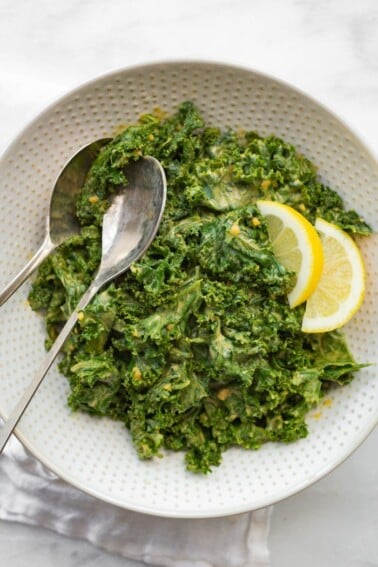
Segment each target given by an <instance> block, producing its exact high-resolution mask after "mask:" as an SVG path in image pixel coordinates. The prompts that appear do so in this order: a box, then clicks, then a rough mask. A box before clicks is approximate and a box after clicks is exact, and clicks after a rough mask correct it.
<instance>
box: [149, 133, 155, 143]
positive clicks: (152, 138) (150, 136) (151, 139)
mask: <svg viewBox="0 0 378 567" xmlns="http://www.w3.org/2000/svg"><path fill="white" fill-rule="evenodd" d="M147 139H148V140H149V141H150V142H152V141H153V140H155V136H154V135H153V134H148V136H147Z"/></svg>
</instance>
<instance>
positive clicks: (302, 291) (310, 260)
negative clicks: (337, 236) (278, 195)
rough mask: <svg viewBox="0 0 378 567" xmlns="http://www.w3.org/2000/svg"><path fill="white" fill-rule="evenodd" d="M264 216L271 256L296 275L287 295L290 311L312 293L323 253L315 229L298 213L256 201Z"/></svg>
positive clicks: (284, 206) (316, 281) (279, 205)
mask: <svg viewBox="0 0 378 567" xmlns="http://www.w3.org/2000/svg"><path fill="white" fill-rule="evenodd" d="M257 206H258V208H259V210H260V212H261V213H262V214H263V215H264V216H265V218H266V222H267V225H268V233H269V238H270V240H271V243H272V247H273V251H274V254H275V255H276V257H277V259H278V260H279V262H280V263H281V264H282V265H283V266H284V267H285V268H287V269H288V270H290V271H292V272H295V274H296V276H297V279H296V283H295V286H294V287H293V289H292V290H291V291H290V293H289V294H288V300H289V305H290V307H296V306H297V305H300V304H301V303H303V302H304V301H306V300H307V299H308V298H309V297H310V295H311V294H312V293H313V292H314V291H315V288H316V286H317V285H318V282H319V280H320V276H321V273H322V269H323V250H322V244H321V241H320V238H319V235H318V233H317V232H316V230H315V228H314V226H313V225H312V224H311V223H310V222H309V221H308V220H307V219H306V218H305V217H304V216H303V215H301V214H300V213H298V211H296V210H295V209H293V208H292V207H289V206H288V205H283V204H282V203H277V202H276V201H257Z"/></svg>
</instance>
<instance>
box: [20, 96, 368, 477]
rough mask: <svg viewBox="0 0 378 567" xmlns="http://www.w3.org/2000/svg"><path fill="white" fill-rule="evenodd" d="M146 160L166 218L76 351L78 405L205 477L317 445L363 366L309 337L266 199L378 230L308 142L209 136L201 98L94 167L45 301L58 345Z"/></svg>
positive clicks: (100, 306) (155, 120) (73, 340)
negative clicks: (225, 461)
mask: <svg viewBox="0 0 378 567" xmlns="http://www.w3.org/2000/svg"><path fill="white" fill-rule="evenodd" d="M142 154H150V155H154V156H156V157H157V158H158V159H159V160H160V161H161V162H162V164H163V166H164V168H165V171H166V175H167V180H168V199H167V206H166V210H165V213H164V218H163V222H162V224H161V226H160V229H159V233H158V235H157V237H156V238H155V240H154V241H153V243H152V245H151V246H150V248H149V250H148V251H147V253H146V254H145V255H144V257H143V258H142V259H141V260H140V261H139V262H137V263H135V264H134V265H133V266H132V267H131V268H130V270H129V271H128V272H127V273H126V274H125V275H124V276H122V277H121V278H119V279H118V280H117V281H116V282H113V283H112V284H111V285H109V286H108V287H107V288H106V289H104V290H103V291H102V292H101V293H99V294H98V295H97V296H96V298H95V299H94V300H93V301H92V303H91V304H90V305H89V306H88V307H87V309H86V310H85V312H84V313H83V314H82V316H81V317H80V320H79V322H78V324H77V326H76V328H75V329H74V331H73V332H72V334H71V336H70V338H69V339H68V341H67V342H66V344H65V347H64V352H63V358H62V360H61V362H60V369H61V371H62V372H63V374H64V375H65V376H67V378H68V380H69V382H70V385H71V394H70V397H69V405H70V406H71V408H72V409H73V410H83V411H86V412H88V413H90V414H94V415H97V416H109V417H111V418H114V419H117V420H122V421H123V422H124V423H125V425H126V427H127V428H128V429H129V430H130V433H131V436H132V439H133V441H134V444H135V447H136V450H137V452H138V454H139V455H140V457H141V458H151V457H153V456H154V455H159V454H160V452H161V450H162V449H163V448H165V449H170V450H174V451H185V452H186V465H187V468H188V469H189V470H191V471H194V472H202V473H206V472H209V471H210V470H211V468H212V467H213V466H216V465H219V463H220V461H221V455H222V452H223V451H225V450H226V449H227V448H228V447H231V446H240V447H243V448H246V449H258V448H259V447H260V446H261V445H262V444H263V443H265V442H267V441H280V442H291V441H295V440H296V439H299V438H301V437H305V436H306V435H307V426H306V421H305V419H306V414H307V413H308V411H309V409H310V408H312V407H314V406H316V404H318V403H319V401H320V400H321V398H322V397H323V396H324V394H325V392H326V391H327V390H328V389H329V388H330V387H332V386H333V385H343V384H346V383H347V382H348V381H350V380H351V379H352V376H353V372H355V371H357V370H358V369H359V368H360V366H359V365H358V364H356V363H355V362H354V360H353V357H352V355H351V354H350V352H349V351H348V349H347V346H346V343H345V340H344V338H343V335H342V334H341V333H340V332H333V333H326V334H319V335H305V334H303V333H302V332H301V321H302V316H303V307H301V306H300V307H297V308H295V309H290V308H289V305H288V302H287V299H286V297H287V293H288V291H289V290H290V289H291V287H292V285H293V283H294V275H293V274H291V273H289V272H287V271H286V270H285V268H284V267H283V266H282V265H281V264H280V263H278V261H277V259H276V258H275V256H274V254H273V252H272V248H271V245H270V242H269V238H268V233H267V228H266V224H265V221H264V218H263V217H262V216H261V215H260V213H259V211H258V209H257V208H256V206H255V202H256V200H257V199H259V198H265V199H272V200H279V201H281V202H285V203H287V204H289V205H291V206H293V207H295V208H297V209H299V210H300V211H301V212H302V213H304V214H305V215H306V216H307V217H308V218H309V220H310V221H312V222H314V220H315V217H316V216H321V217H323V218H325V219H327V220H329V221H331V222H334V223H336V224H338V225H339V226H340V227H341V228H343V229H344V230H346V231H348V232H350V233H351V234H359V235H366V234H369V233H370V228H369V226H368V225H367V224H366V223H365V222H364V221H363V220H362V219H361V218H360V217H359V216H358V215H357V213H355V212H353V211H345V209H344V207H343V203H342V200H341V198H340V196H339V195H338V194H337V193H335V192H334V191H332V190H331V189H330V188H328V187H326V186H324V185H322V184H321V183H320V182H319V180H318V178H317V174H316V169H315V167H314V165H313V164H312V163H310V162H309V160H307V159H306V158H305V157H304V156H302V155H299V154H298V153H297V151H296V149H295V148H294V147H293V146H292V145H290V144H287V143H286V142H284V141H283V140H281V139H279V138H276V137H274V136H269V137H267V138H261V137H260V136H259V135H258V134H256V133H255V132H247V133H244V134H240V133H235V132H232V131H226V132H222V131H221V130H220V129H218V128H214V127H208V126H207V125H206V123H205V120H204V118H203V117H202V116H201V115H200V114H199V111H198V110H197V109H196V107H195V106H194V105H193V104H191V103H190V102H186V103H183V104H181V105H180V107H179V108H178V110H177V112H176V113H175V114H173V115H171V116H167V115H164V114H163V113H162V112H156V113H155V114H148V115H144V116H142V117H141V119H140V120H139V122H138V123H137V124H135V125H132V126H130V127H128V128H126V130H125V131H124V132H122V133H121V134H120V135H119V136H117V137H116V138H114V140H112V141H111V142H110V143H109V145H108V146H106V147H105V148H104V149H103V150H102V151H101V153H100V155H99V157H98V159H97V160H96V162H95V163H94V165H93V167H92V168H91V171H90V173H89V175H88V178H87V180H86V183H85V185H84V187H83V189H82V192H81V195H80V198H79V200H78V203H77V216H78V218H79V220H80V222H81V225H82V230H81V234H80V235H79V236H76V237H74V238H72V239H71V240H70V241H69V242H66V243H65V244H63V245H62V246H61V247H60V248H59V249H58V250H57V251H56V252H55V253H54V255H52V256H51V257H50V258H49V259H47V260H46V261H45V262H44V264H43V265H42V266H41V268H40V270H39V273H38V276H37V278H36V280H35V282H34V285H33V289H32V291H31V293H30V296H29V301H30V305H31V307H32V308H33V309H35V310H41V311H43V313H44V315H45V317H46V325H47V334H48V338H47V341H46V344H47V347H49V346H51V344H52V342H53V341H54V339H55V337H56V336H57V334H58V332H59V330H60V328H61V326H62V325H63V324H64V322H65V320H66V319H67V318H68V316H69V314H70V312H71V311H72V309H73V308H74V306H75V305H76V303H77V301H78V299H79V297H80V295H81V294H82V293H83V291H84V290H85V289H86V287H87V286H88V284H89V283H90V281H91V278H92V277H93V274H94V272H95V270H96V268H97V266H98V263H99V259H100V250H101V244H100V240H101V222H102V217H103V214H104V211H105V210H106V209H107V207H108V204H109V202H108V199H109V197H110V195H111V193H113V192H114V191H116V190H117V186H118V185H119V184H121V183H122V184H123V183H126V182H127V180H126V179H125V177H124V173H123V168H124V166H125V165H126V164H127V163H128V162H129V161H130V160H135V159H138V157H139V156H140V155H142Z"/></svg>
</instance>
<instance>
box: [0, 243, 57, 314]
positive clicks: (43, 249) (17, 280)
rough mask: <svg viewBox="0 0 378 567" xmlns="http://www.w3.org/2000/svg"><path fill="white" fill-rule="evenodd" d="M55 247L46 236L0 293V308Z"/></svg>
mask: <svg viewBox="0 0 378 567" xmlns="http://www.w3.org/2000/svg"><path fill="white" fill-rule="evenodd" d="M54 248H55V245H54V244H53V243H52V242H51V240H50V237H49V236H47V237H46V238H45V240H44V241H43V244H42V245H41V246H40V248H38V250H37V252H36V253H35V254H34V256H33V258H32V259H31V260H29V262H28V263H27V264H26V266H25V267H24V268H22V270H21V271H20V272H19V273H18V274H17V276H16V277H14V278H13V280H12V281H11V282H9V284H8V285H7V286H6V287H5V288H4V289H3V291H2V292H1V293H0V306H1V305H3V303H5V302H6V301H7V300H8V299H9V298H10V297H11V296H12V295H13V294H14V292H15V291H16V290H17V289H18V288H19V287H20V285H21V284H23V283H24V281H25V280H26V278H28V277H29V276H30V274H31V273H32V272H34V270H35V269H36V268H38V266H39V265H40V264H41V263H42V262H43V260H44V259H45V258H47V256H48V255H49V254H50V253H51V252H52V251H53V250H54Z"/></svg>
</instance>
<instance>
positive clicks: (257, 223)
mask: <svg viewBox="0 0 378 567" xmlns="http://www.w3.org/2000/svg"><path fill="white" fill-rule="evenodd" d="M260 224H261V222H260V219H258V218H257V217H252V218H251V225H252V226H260Z"/></svg>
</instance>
